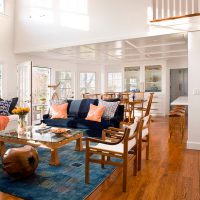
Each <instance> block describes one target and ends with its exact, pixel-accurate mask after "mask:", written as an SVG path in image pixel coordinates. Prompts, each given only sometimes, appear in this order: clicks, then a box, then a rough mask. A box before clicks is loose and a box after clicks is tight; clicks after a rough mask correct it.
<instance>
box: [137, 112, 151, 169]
mask: <svg viewBox="0 0 200 200" xmlns="http://www.w3.org/2000/svg"><path fill="white" fill-rule="evenodd" d="M150 123H151V116H150V115H147V116H146V117H143V127H142V131H141V134H140V135H139V141H138V170H141V160H142V150H143V149H145V148H146V160H149V137H150Z"/></svg>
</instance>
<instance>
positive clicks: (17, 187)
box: [0, 142, 114, 200]
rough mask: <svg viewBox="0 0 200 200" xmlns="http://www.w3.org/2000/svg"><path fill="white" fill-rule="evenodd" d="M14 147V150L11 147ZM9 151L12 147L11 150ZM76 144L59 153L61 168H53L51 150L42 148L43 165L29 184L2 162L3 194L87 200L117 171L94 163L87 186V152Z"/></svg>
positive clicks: (34, 198) (44, 199)
mask: <svg viewBox="0 0 200 200" xmlns="http://www.w3.org/2000/svg"><path fill="white" fill-rule="evenodd" d="M9 147H10V146H9ZM7 148H8V147H7ZM74 148H75V142H72V143H70V144H67V145H65V146H64V147H62V148H60V149H59V153H58V155H59V159H60V162H61V165H60V166H58V167H54V166H50V165H49V164H48V163H49V159H50V150H47V149H42V148H38V153H39V159H40V161H39V165H38V168H37V169H36V171H35V174H34V175H33V176H31V177H29V178H27V179H25V180H16V179H14V178H12V177H10V176H9V175H7V174H6V173H5V172H4V171H3V169H2V163H1V161H0V191H3V192H7V193H9V194H12V195H15V196H18V197H21V198H23V199H27V200H61V199H62V200H65V199H66V200H67V199H70V200H76V199H77V200H81V199H84V198H85V197H87V196H88V195H89V194H90V193H91V192H92V191H93V190H94V189H95V188H96V187H97V186H98V185H99V184H100V183H101V182H102V181H103V180H104V179H105V178H106V177H107V176H108V175H110V174H111V173H112V171H113V170H114V167H113V166H106V168H105V169H102V168H101V166H100V165H99V164H93V163H91V168H90V184H85V152H84V151H83V152H78V151H75V150H74Z"/></svg>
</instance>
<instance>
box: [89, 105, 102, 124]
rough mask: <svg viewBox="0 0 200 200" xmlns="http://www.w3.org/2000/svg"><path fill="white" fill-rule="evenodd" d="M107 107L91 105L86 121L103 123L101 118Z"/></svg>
mask: <svg viewBox="0 0 200 200" xmlns="http://www.w3.org/2000/svg"><path fill="white" fill-rule="evenodd" d="M105 108H106V107H105V106H95V105H93V104H90V110H89V112H88V114H87V117H86V118H85V119H86V120H91V121H96V122H101V117H102V115H103V113H104V110H105Z"/></svg>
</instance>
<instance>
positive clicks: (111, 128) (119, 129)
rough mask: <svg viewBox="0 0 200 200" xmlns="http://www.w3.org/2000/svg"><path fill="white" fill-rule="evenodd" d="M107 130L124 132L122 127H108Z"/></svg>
mask: <svg viewBox="0 0 200 200" xmlns="http://www.w3.org/2000/svg"><path fill="white" fill-rule="evenodd" d="M108 130H112V131H118V132H124V129H122V128H114V127H108Z"/></svg>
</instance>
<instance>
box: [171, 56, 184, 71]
mask: <svg viewBox="0 0 200 200" xmlns="http://www.w3.org/2000/svg"><path fill="white" fill-rule="evenodd" d="M167 67H168V68H169V69H178V68H188V58H187V57H180V58H171V59H168V60H167Z"/></svg>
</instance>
